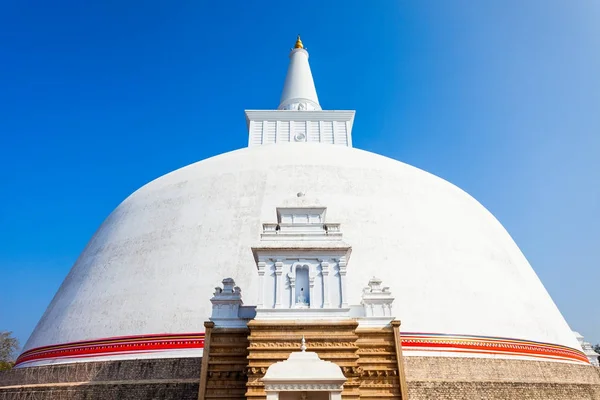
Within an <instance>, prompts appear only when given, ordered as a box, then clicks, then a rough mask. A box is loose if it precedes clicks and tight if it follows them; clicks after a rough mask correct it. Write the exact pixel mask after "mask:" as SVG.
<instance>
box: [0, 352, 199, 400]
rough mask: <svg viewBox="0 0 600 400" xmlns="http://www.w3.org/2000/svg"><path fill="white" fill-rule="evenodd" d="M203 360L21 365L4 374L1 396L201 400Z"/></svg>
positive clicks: (16, 399)
mask: <svg viewBox="0 0 600 400" xmlns="http://www.w3.org/2000/svg"><path fill="white" fill-rule="evenodd" d="M200 362H201V359H200V358H173V359H154V360H123V361H101V362H83V363H72V364H58V365H49V366H42V367H28V368H16V369H13V370H11V371H7V372H3V373H0V400H80V399H81V400H84V399H85V400H91V399H101V400H121V399H122V400H129V399H131V400H134V399H135V400H139V399H165V400H171V399H172V400H197V399H198V383H199V381H200Z"/></svg>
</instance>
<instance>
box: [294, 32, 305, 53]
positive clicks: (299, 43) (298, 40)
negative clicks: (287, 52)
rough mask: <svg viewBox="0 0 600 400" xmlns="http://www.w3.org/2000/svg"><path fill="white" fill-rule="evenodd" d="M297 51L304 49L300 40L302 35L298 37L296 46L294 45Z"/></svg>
mask: <svg viewBox="0 0 600 400" xmlns="http://www.w3.org/2000/svg"><path fill="white" fill-rule="evenodd" d="M294 48H295V49H303V48H304V45H303V44H302V40H300V34H298V37H297V38H296V44H295V45H294Z"/></svg>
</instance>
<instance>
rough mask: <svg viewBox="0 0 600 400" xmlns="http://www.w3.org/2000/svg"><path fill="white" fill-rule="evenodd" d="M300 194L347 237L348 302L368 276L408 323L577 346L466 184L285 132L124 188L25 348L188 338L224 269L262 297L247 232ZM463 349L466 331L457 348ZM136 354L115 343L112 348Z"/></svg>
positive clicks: (433, 330) (253, 232)
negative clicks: (278, 140) (289, 138)
mask: <svg viewBox="0 0 600 400" xmlns="http://www.w3.org/2000/svg"><path fill="white" fill-rule="evenodd" d="M299 193H301V195H300V196H301V197H298V194H299ZM298 201H302V202H305V203H307V204H318V205H320V206H322V207H326V209H327V218H328V220H331V221H335V222H338V223H340V224H341V225H340V226H341V229H342V231H343V234H344V241H345V242H347V243H348V244H350V245H351V246H352V253H351V256H350V258H349V261H348V267H347V296H348V301H349V303H350V304H360V301H361V292H362V289H363V287H364V286H365V284H366V283H367V282H368V281H369V279H370V278H371V277H373V276H377V277H378V278H380V279H382V280H383V281H384V282H386V284H388V285H390V286H392V289H393V293H394V296H395V302H394V306H393V307H394V309H393V313H394V315H395V316H396V317H397V318H399V319H401V320H402V321H403V323H402V331H403V334H406V335H407V337H410V336H411V335H413V334H414V336H415V337H416V336H419V335H421V336H423V335H425V336H428V337H430V338H440V337H441V338H444V337H449V338H452V340H460V338H464V337H469V338H475V337H480V338H481V337H484V338H494V339H493V340H503V341H510V340H518V341H525V342H531V343H535V342H543V343H547V344H551V345H552V346H555V347H557V348H561V349H562V346H564V347H567V348H570V349H574V350H573V351H574V352H577V351H580V350H581V347H580V346H579V344H578V342H577V340H576V338H575V336H574V335H573V333H572V332H571V330H570V329H569V326H568V325H567V323H566V322H565V320H564V318H563V317H562V315H561V314H560V312H559V310H558V309H557V307H556V306H555V304H554V302H553V301H552V299H551V298H550V296H549V294H548V293H547V291H546V290H545V288H544V286H543V285H542V283H541V282H540V280H539V279H538V277H537V276H536V274H535V272H534V271H533V269H532V268H531V266H530V265H529V263H528V262H527V260H526V259H525V257H524V256H523V254H522V253H521V251H520V250H519V248H518V247H517V245H516V244H515V242H514V241H513V240H512V238H511V237H510V235H509V234H508V233H507V231H506V230H505V229H504V228H503V226H502V225H501V224H500V223H499V222H498V220H496V218H494V216H493V215H492V214H491V213H490V212H489V211H488V210H486V209H485V208H484V207H483V206H482V205H481V204H480V203H478V202H477V201H476V200H475V199H474V198H472V197H471V196H470V195H468V194H467V193H465V192H464V191H462V190H461V189H459V188H458V187H456V186H454V185H452V184H450V183H448V182H447V181H445V180H443V179H441V178H438V177H436V176H434V175H432V174H429V173H427V172H424V171H422V170H420V169H418V168H415V167H412V166H410V165H407V164H404V163H402V162H399V161H396V160H393V159H390V158H386V157H383V156H380V155H376V154H373V153H369V152H366V151H362V150H358V149H354V148H351V147H346V146H336V145H326V144H323V143H288V144H277V145H263V146H253V147H249V148H244V149H241V150H236V151H232V152H229V153H225V154H222V155H219V156H215V157H212V158H209V159H206V160H203V161H200V162H197V163H195V164H192V165H189V166H187V167H184V168H181V169H179V170H176V171H174V172H171V173H169V174H167V175H165V176H162V177H160V178H158V179H156V180H154V181H152V182H150V183H148V184H147V185H145V186H143V187H142V188H140V189H139V190H137V191H136V192H134V193H133V194H132V195H131V196H129V197H128V198H127V199H126V200H125V201H123V202H122V203H121V204H120V205H119V206H118V207H117V208H116V209H115V210H114V211H113V212H112V213H111V214H110V215H109V217H108V218H107V219H106V220H105V221H104V223H103V224H102V225H101V226H100V228H99V229H98V231H97V232H96V233H95V235H94V236H93V237H92V239H91V240H90V242H89V244H88V245H87V247H86V248H85V250H84V251H83V253H82V254H81V256H80V257H79V259H78V260H77V262H76V263H75V265H74V266H73V268H72V270H71V271H70V273H69V275H68V276H67V278H66V279H65V281H64V283H63V284H62V286H61V287H60V289H59V291H58V293H57V294H56V296H55V298H54V299H53V301H52V303H51V304H50V306H49V307H48V309H47V311H46V313H45V314H44V316H43V318H42V319H41V321H40V322H39V324H38V325H37V327H36V328H35V331H34V332H33V334H32V335H31V337H30V339H29V341H28V342H27V344H26V346H25V355H29V358H26V359H21V362H23V361H28V362H29V363H38V364H39V363H42V364H43V363H49V362H53V361H57V360H62V359H63V358H62V357H63V356H65V355H66V356H68V355H69V353H68V349H69V347H68V346H69V345H68V344H70V343H82V342H83V343H87V346H88V347H89V346H91V347H93V346H95V345H97V343H99V342H102V343H106V341H107V340H108V341H109V342H110V340H111V339H110V338H120V339H118V340H124V341H125V342H127V340H128V339H122V338H140V337H143V338H152V337H154V335H163V336H164V335H166V336H167V337H169V335H172V336H173V337H174V338H175V339H173V340H175V341H177V340H180V341H181V340H183V342H185V340H186V339H185V338H186V336H185V335H192V336H193V334H198V333H202V332H203V331H204V326H203V322H204V321H206V320H208V318H209V317H210V315H211V303H210V297H211V294H212V292H213V288H214V287H215V286H216V285H218V284H219V283H220V282H221V280H222V278H223V277H232V278H234V279H235V282H236V283H237V285H239V287H241V288H242V290H243V299H244V302H245V303H246V304H256V300H257V296H258V290H259V289H258V288H257V284H258V276H257V272H256V263H255V260H254V258H253V254H252V251H251V247H252V246H253V245H255V244H256V243H257V242H258V240H259V237H260V233H261V227H262V224H263V223H265V222H276V221H277V219H276V208H277V207H280V206H282V205H286V204H294V202H298ZM181 337H183V338H184V339H181ZM505 338H510V339H505ZM115 340H117V339H115ZM190 340H192V341H193V339H190ZM131 341H133V342H134V344H135V341H134V340H133V339H131ZM117 343H122V342H117ZM127 343H128V342H127ZM521 343H522V342H521ZM54 345H63V348H65V349H66V350H65V351H67V352H66V353H63V354H62V355H60V354H59V355H56V354H55V355H54V356H52V355H51V353H45V354H46V356H38V357H37V358H36V357H35V355H36V353H35V352H36V350H33V349H36V348H47V346H54ZM64 346H67V347H64ZM132 346H133V345H132ZM79 347H81V345H80V346H79ZM127 349H130V347H127ZM160 350H161V351H160V352H159V351H158V350H156V351H155V350H153V349H152V348H151V347H150V348H149V349H148V350H147V356H150V357H156V356H167V355H173V354H174V352H177V354H179V355H180V356H186V355H190V356H193V355H195V356H198V355H199V354H201V349H200V348H197V347H194V346H188V348H186V346H185V345H180V346H172V347H168V346H166V347H161V348H160ZM411 350H412V351H414V352H415V354H416V353H419V352H420V348H419V347H415V348H412V349H411V348H410V347H405V354H406V355H407V356H408V355H410V354H411ZM431 350H432V349H429V351H430V353H429V354H432V353H435V351H433V352H432V351H431ZM563 350H564V349H562V350H561V351H563ZM28 351H29V353H28ZM446 351H449V350H448V349H442V348H440V349H439V352H438V353H439V354H438V355H443V354H446V353H445V352H446ZM565 351H568V350H565ZM141 353H143V352H138V353H136V354H137V355H136V356H139V355H140V354H141ZM159 353H160V354H159ZM458 353H460V346H458V347H455V348H454V350H452V354H453V355H454V356H456V355H457V354H458ZM38 354H42V353H38ZM48 354H50V355H48ZM130 354H133V350H131V351H129V350H125V349H124V350H123V351H121V352H112V353H110V356H111V357H114V358H126V357H129V356H130ZM482 354H483V355H485V354H486V353H485V352H484V353H480V354H479V356H482ZM490 354H491V353H490ZM73 355H74V356H77V353H73ZM464 355H469V352H465V354H464ZM523 355H525V356H527V354H525V353H523ZM88 356H90V359H93V358H94V357H101V356H102V354H97V353H93V352H92V353H91V354H88ZM92 356H93V357H92ZM491 356H494V357H496V356H502V354H500V355H498V354H491ZM513 356H514V354H513Z"/></svg>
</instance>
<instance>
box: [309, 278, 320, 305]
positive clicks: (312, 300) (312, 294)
mask: <svg viewBox="0 0 600 400" xmlns="http://www.w3.org/2000/svg"><path fill="white" fill-rule="evenodd" d="M308 285H309V286H310V289H309V290H310V299H309V300H310V301H309V302H308V308H319V307H318V306H316V305H315V276H314V275H311V274H310V272H309V274H308Z"/></svg>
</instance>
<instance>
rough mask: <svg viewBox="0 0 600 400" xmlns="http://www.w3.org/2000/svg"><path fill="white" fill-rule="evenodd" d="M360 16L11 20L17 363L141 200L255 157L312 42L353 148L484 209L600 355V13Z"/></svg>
mask: <svg viewBox="0 0 600 400" xmlns="http://www.w3.org/2000/svg"><path fill="white" fill-rule="evenodd" d="M366 4H367V2H364V1H349V0H345V1H327V2H323V1H310V0H306V1H302V2H282V1H272V2H269V1H264V2H215V1H211V2H208V1H181V2H163V1H150V0H145V1H133V0H132V1H127V2H118V1H102V2H84V1H75V0H73V1H63V0H57V1H54V2H42V1H17V0H5V1H4V2H2V3H1V4H0V273H1V274H0V282H1V287H2V291H3V296H2V303H0V330H4V329H7V330H12V331H14V332H15V333H16V335H17V336H18V337H19V339H20V340H21V342H22V343H23V344H24V342H25V341H26V339H27V337H28V336H29V334H30V333H31V331H32V329H33V328H34V326H35V324H36V322H37V320H38V319H39V317H40V316H41V315H42V313H43V312H44V310H45V308H46V306H47V305H48V303H49V302H50V300H51V298H52V296H53V295H54V293H55V291H56V290H57V288H58V286H59V285H60V283H61V281H62V280H63V278H64V277H65V276H66V274H67V273H68V271H69V269H70V267H71V265H72V264H73V263H74V261H75V260H76V258H77V256H78V255H79V253H80V252H81V250H82V249H83V248H84V246H85V245H86V243H87V241H88V240H89V239H90V237H91V236H92V234H93V233H94V231H95V230H96V229H97V228H98V226H99V225H100V224H101V223H102V221H103V220H104V218H106V216H107V215H108V214H109V213H110V212H111V211H112V209H114V208H115V207H116V206H117V205H118V204H119V203H120V202H121V201H122V200H123V199H124V198H125V197H127V196H128V195H129V194H130V193H131V192H133V191H134V190H136V189H137V188H139V187H140V186H142V185H143V184H145V183H147V182H149V181H151V180H152V179H154V178H156V177H158V176H160V175H163V174H165V173H167V172H169V171H172V170H174V169H177V168H179V167H182V166H185V165H187V164H190V163H192V162H195V161H197V160H201V159H203V158H206V157H209V156H212V155H216V154H219V153H222V152H225V151H229V150H233V149H237V148H240V147H244V146H245V145H246V141H247V134H246V127H245V120H244V114H243V110H244V109H246V108H250V109H269V108H275V107H276V106H277V104H278V100H279V95H280V92H281V87H282V84H283V80H284V76H285V72H286V68H287V61H288V59H287V54H288V51H289V48H290V47H291V46H292V45H293V42H294V39H295V35H296V33H301V34H302V37H303V40H304V42H305V44H306V46H307V48H308V50H309V51H310V53H311V66H312V69H313V74H314V78H315V82H316V85H317V91H318V94H319V99H320V101H321V105H322V106H323V107H324V108H329V109H356V110H357V115H356V122H355V125H354V132H353V139H354V145H355V147H359V148H362V149H365V150H370V151H373V152H377V153H380V154H384V155H386V156H389V157H393V158H395V159H398V160H401V161H404V162H407V163H409V164H412V165H415V166H417V167H420V168H422V169H425V170H427V171H429V172H432V173H434V174H436V175H439V176H441V177H443V178H445V179H447V180H449V181H450V182H453V183H454V184H456V185H458V186H459V187H461V188H463V189H464V190H466V191H467V192H469V193H470V194H471V195H473V196H474V197H475V198H477V199H478V200H479V201H480V202H481V203H482V204H483V205H484V206H486V207H487V208H488V209H489V210H490V211H491V212H492V213H493V214H494V215H495V216H496V217H497V218H498V219H499V220H500V221H501V222H502V223H503V224H504V226H505V227H506V228H507V230H508V231H509V232H510V234H511V235H512V236H513V238H514V239H515V240H516V242H517V244H518V245H519V246H520V248H521V249H522V251H523V252H524V254H525V255H526V257H527V258H528V259H529V261H530V263H531V264H532V266H533V267H534V269H535V270H536V272H537V273H538V275H539V276H540V278H541V280H542V282H543V283H544V284H545V286H546V288H547V289H548V291H549V292H550V294H551V295H552V297H553V298H554V300H555V302H556V303H557V305H558V306H559V308H560V309H561V311H562V312H563V315H564V316H565V317H566V319H567V321H568V322H569V323H570V325H571V327H572V328H573V329H575V330H578V331H580V332H581V333H582V334H584V335H585V336H586V337H587V338H588V339H589V340H590V341H592V342H594V343H598V342H600V319H599V318H598V317H597V316H596V315H595V312H594V310H595V307H596V305H597V304H598V300H597V299H598V290H599V289H598V282H599V277H600V268H599V267H600V262H599V261H598V260H599V258H598V251H599V250H600V157H599V154H600V73H599V71H600V24H599V23H598V21H600V2H597V1H594V0H581V1H567V0H564V1H558V0H530V1H526V2H524V1H521V0H503V1H500V0H498V1H495V0H490V1H485V2H478V1H468V0H457V1H445V0H439V1H427V0H419V1H416V0H415V1H400V0H398V1H392V0H390V1H383V0H382V1H377V2H369V3H368V4H369V6H366ZM490 279H493V277H491V278H490Z"/></svg>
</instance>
